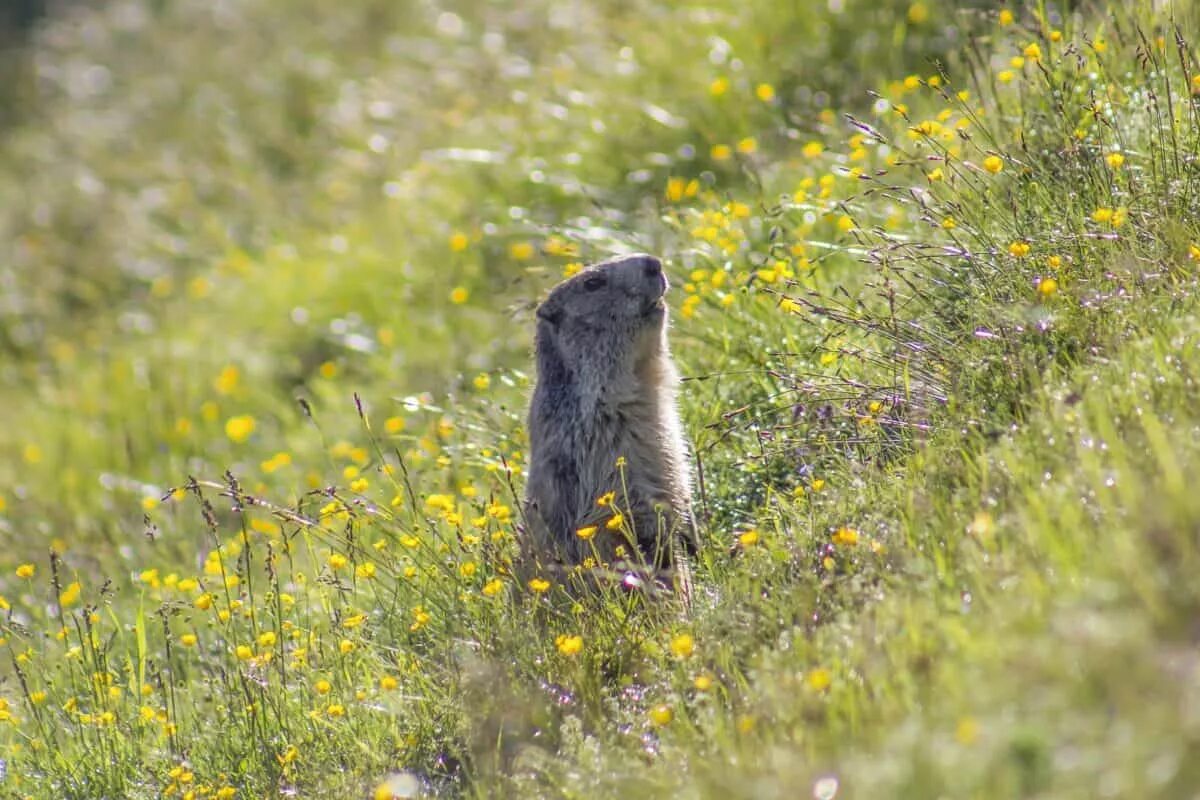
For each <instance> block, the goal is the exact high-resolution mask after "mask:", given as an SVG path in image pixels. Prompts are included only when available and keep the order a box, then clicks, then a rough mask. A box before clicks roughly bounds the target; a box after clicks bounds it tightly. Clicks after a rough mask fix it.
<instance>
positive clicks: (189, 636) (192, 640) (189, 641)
mask: <svg viewBox="0 0 1200 800" xmlns="http://www.w3.org/2000/svg"><path fill="white" fill-rule="evenodd" d="M197 641H199V639H198V638H197V636H196V634H194V633H185V634H183V635H182V636H180V637H179V643H180V644H181V645H183V646H184V647H195V646H196V642H197Z"/></svg>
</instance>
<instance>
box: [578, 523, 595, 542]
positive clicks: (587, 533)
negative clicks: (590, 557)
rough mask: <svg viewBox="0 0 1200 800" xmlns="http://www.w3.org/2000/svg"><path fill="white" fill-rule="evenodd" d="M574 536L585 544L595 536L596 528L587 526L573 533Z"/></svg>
mask: <svg viewBox="0 0 1200 800" xmlns="http://www.w3.org/2000/svg"><path fill="white" fill-rule="evenodd" d="M575 535H576V536H578V537H579V538H580V539H583V540H584V541H585V542H586V541H587V540H588V539H591V538H592V537H593V536H595V535H596V526H595V525H588V526H586V527H583V528H580V529H579V530H577V531H575Z"/></svg>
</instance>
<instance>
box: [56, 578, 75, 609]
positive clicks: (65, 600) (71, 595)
mask: <svg viewBox="0 0 1200 800" xmlns="http://www.w3.org/2000/svg"><path fill="white" fill-rule="evenodd" d="M79 592H80V586H79V581H72V582H71V583H70V584H69V585H68V586H67V588H66V589H64V590H63V592H62V594H60V595H59V596H58V603H59V605H61V606H62V607H63V608H66V607H67V606H73V605H75V604H76V603H77V602H79Z"/></svg>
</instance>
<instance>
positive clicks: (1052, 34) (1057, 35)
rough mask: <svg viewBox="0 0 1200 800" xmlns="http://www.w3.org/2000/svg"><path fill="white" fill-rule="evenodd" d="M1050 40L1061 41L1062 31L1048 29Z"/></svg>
mask: <svg viewBox="0 0 1200 800" xmlns="http://www.w3.org/2000/svg"><path fill="white" fill-rule="evenodd" d="M1050 41H1052V42H1061V41H1062V31H1060V30H1052V31H1050Z"/></svg>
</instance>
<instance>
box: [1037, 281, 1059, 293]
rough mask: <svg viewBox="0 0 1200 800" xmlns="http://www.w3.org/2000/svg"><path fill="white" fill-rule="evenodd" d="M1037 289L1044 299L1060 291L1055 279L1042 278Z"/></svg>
mask: <svg viewBox="0 0 1200 800" xmlns="http://www.w3.org/2000/svg"><path fill="white" fill-rule="evenodd" d="M1037 288H1038V291H1039V292H1041V294H1042V297H1050V296H1051V295H1053V294H1054V293H1055V292H1057V291H1058V281H1056V280H1054V278H1042V280H1041V281H1039V282H1038V287H1037Z"/></svg>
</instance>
